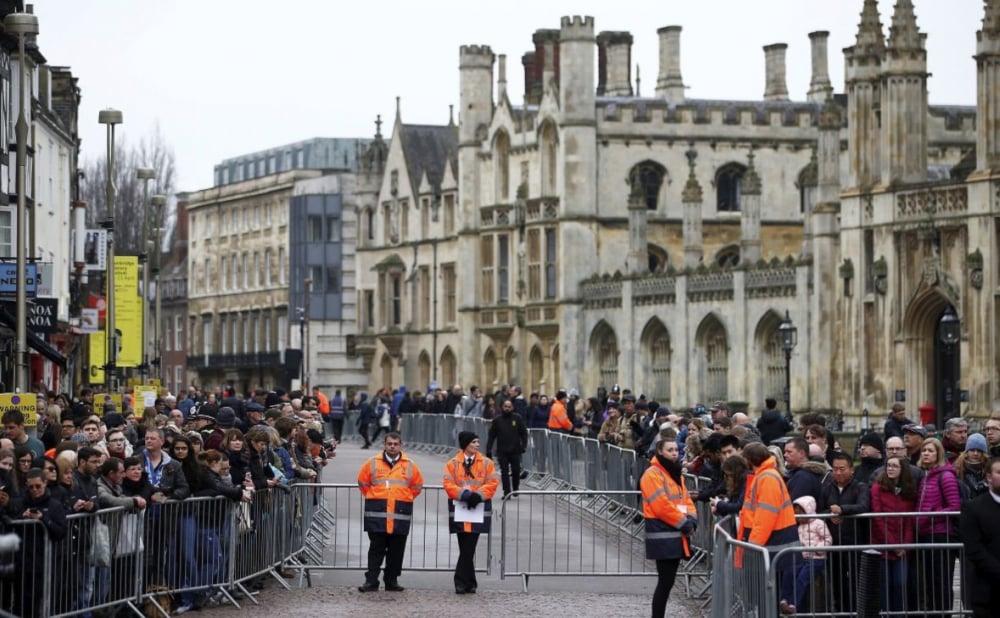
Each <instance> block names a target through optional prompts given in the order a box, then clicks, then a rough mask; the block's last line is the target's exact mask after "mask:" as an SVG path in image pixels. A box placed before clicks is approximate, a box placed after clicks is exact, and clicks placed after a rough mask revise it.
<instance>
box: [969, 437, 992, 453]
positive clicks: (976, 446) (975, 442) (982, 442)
mask: <svg viewBox="0 0 1000 618" xmlns="http://www.w3.org/2000/svg"><path fill="white" fill-rule="evenodd" d="M965 451H966V452H969V451H982V452H984V453H989V452H990V450H989V449H988V448H987V447H986V438H984V437H983V434H981V433H974V434H972V435H971V436H969V439H968V441H967V442H966V443H965Z"/></svg>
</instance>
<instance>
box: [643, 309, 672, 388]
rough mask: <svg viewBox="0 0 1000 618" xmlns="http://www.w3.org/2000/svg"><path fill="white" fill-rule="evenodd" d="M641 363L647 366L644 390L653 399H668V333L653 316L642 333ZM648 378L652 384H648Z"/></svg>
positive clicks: (661, 323)
mask: <svg viewBox="0 0 1000 618" xmlns="http://www.w3.org/2000/svg"><path fill="white" fill-rule="evenodd" d="M642 356H643V365H644V366H645V367H647V368H648V371H649V374H648V378H649V380H647V382H646V385H647V386H646V392H647V393H648V394H649V395H652V397H653V399H656V400H658V401H660V402H664V403H667V402H669V401H670V334H669V333H668V332H667V329H666V327H665V326H664V325H663V322H661V321H660V320H658V319H656V318H653V319H652V320H650V322H649V324H647V325H646V328H645V329H644V330H643V333H642ZM650 380H651V381H652V384H650Z"/></svg>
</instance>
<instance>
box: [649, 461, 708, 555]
mask: <svg viewBox="0 0 1000 618" xmlns="http://www.w3.org/2000/svg"><path fill="white" fill-rule="evenodd" d="M639 490H640V491H641V492H642V515H643V517H645V518H646V558H648V559H649V560H667V559H678V558H690V557H691V548H690V547H689V546H688V539H687V537H686V536H684V535H683V534H681V531H680V526H681V523H683V521H684V519H685V518H686V517H687V516H688V515H690V516H691V517H698V514H697V512H696V511H695V507H694V502H692V500H691V496H690V495H688V491H687V487H685V485H684V483H683V482H681V483H677V482H675V481H674V479H673V477H671V476H670V474H669V473H668V472H667V471H666V469H665V468H664V467H663V466H662V465H660V462H659V461H657V459H656V457H653V459H652V460H650V462H649V467H648V468H646V471H645V472H644V473H643V474H642V480H640V481H639Z"/></svg>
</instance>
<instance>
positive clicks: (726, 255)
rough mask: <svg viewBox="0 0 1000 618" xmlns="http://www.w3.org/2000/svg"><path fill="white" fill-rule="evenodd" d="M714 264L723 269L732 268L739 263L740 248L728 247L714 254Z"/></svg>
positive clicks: (736, 246)
mask: <svg viewBox="0 0 1000 618" xmlns="http://www.w3.org/2000/svg"><path fill="white" fill-rule="evenodd" d="M715 263H716V264H718V265H719V266H722V267H723V268H726V267H733V266H736V265H737V264H739V263H740V246H739V245H728V246H726V247H723V248H722V249H719V252H718V253H716V254H715Z"/></svg>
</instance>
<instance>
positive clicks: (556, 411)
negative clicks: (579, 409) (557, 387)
mask: <svg viewBox="0 0 1000 618" xmlns="http://www.w3.org/2000/svg"><path fill="white" fill-rule="evenodd" d="M549 431H573V423H572V421H570V420H569V415H568V414H567V413H566V404H564V403H563V402H562V401H559V400H558V399H556V400H555V401H553V402H552V407H551V408H550V409H549Z"/></svg>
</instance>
